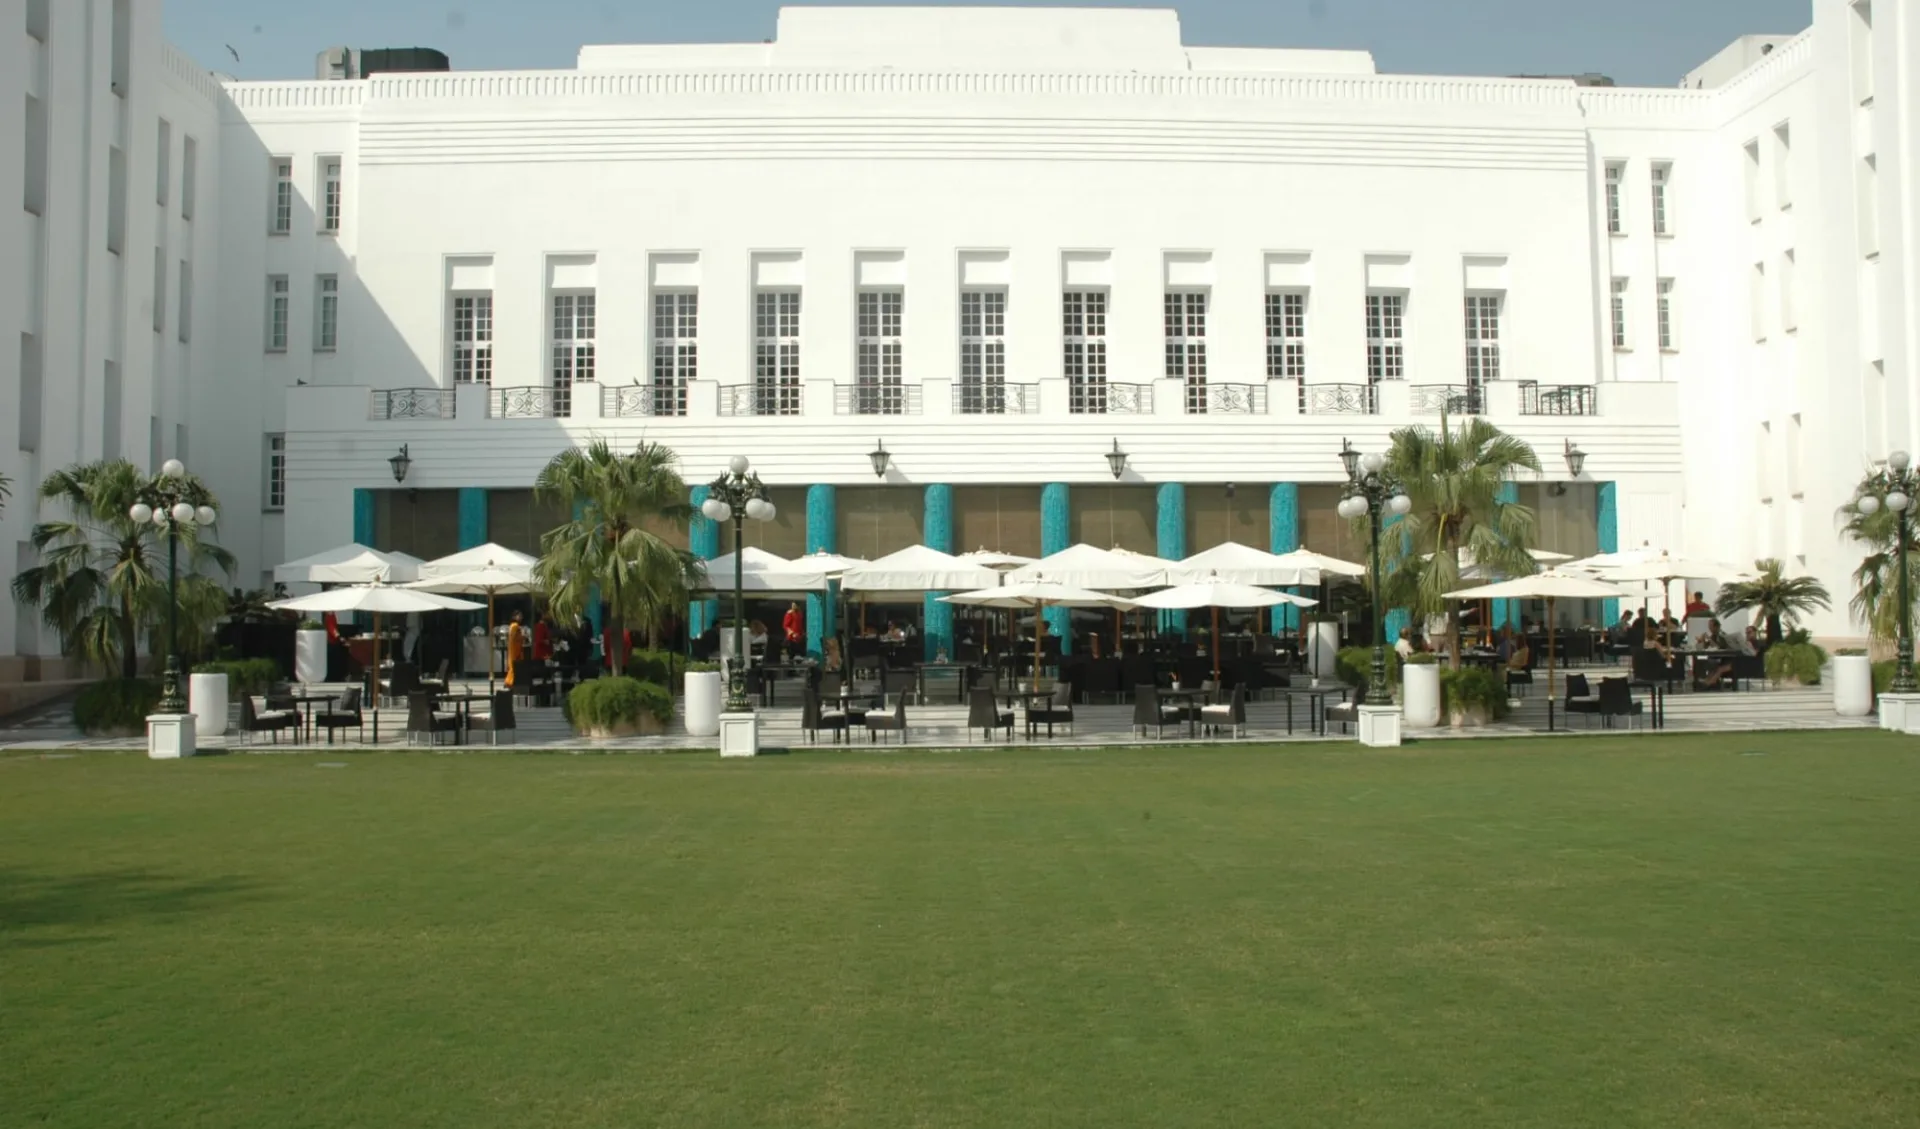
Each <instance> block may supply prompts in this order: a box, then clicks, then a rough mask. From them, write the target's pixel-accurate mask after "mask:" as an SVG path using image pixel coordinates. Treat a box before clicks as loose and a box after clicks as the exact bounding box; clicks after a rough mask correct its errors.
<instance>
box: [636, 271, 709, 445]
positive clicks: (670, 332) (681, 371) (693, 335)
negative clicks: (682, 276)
mask: <svg viewBox="0 0 1920 1129" xmlns="http://www.w3.org/2000/svg"><path fill="white" fill-rule="evenodd" d="M648 330H649V333H650V337H651V340H652V348H651V350H650V354H649V371H650V373H651V377H652V384H653V414H655V415H662V416H683V415H686V414H687V385H688V384H690V383H692V382H693V381H695V380H698V379H700V291H699V290H698V289H695V288H692V287H687V288H661V289H657V290H655V291H654V292H653V309H652V315H651V320H650V322H649V324H648ZM663 330H665V332H662V331H663Z"/></svg>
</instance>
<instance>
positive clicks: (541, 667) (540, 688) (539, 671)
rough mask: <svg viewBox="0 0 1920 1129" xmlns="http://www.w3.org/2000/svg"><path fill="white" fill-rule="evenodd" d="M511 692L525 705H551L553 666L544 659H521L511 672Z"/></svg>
mask: <svg viewBox="0 0 1920 1129" xmlns="http://www.w3.org/2000/svg"><path fill="white" fill-rule="evenodd" d="M513 692H514V694H515V695H516V696H517V697H518V698H519V699H520V700H521V702H522V703H524V704H526V705H529V706H550V705H552V704H553V667H551V666H550V665H548V664H547V662H546V661H545V660H544V659H521V660H520V663H519V665H518V666H517V667H515V668H514V672H513Z"/></svg>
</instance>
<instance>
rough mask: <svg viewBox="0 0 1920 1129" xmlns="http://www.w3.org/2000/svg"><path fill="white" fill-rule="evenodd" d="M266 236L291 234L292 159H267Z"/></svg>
mask: <svg viewBox="0 0 1920 1129" xmlns="http://www.w3.org/2000/svg"><path fill="white" fill-rule="evenodd" d="M267 187H268V192H267V234H268V235H292V234H293V158H292V157H268V158H267Z"/></svg>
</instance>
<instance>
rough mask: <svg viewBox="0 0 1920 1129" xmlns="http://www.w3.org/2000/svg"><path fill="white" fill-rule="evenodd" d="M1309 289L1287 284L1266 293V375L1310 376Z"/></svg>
mask: <svg viewBox="0 0 1920 1129" xmlns="http://www.w3.org/2000/svg"><path fill="white" fill-rule="evenodd" d="M1308 294H1309V291H1308V290H1307V289H1306V288H1305V287H1287V288H1281V289H1274V290H1269V291H1267V293H1266V301H1265V306H1264V315H1265V319H1266V329H1267V379H1268V380H1305V379H1306V378H1307V310H1308V306H1309V298H1308Z"/></svg>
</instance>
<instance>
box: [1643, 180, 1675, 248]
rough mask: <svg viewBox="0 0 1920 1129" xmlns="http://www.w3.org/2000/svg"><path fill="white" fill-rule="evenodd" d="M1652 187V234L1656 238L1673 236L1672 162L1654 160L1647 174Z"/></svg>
mask: <svg viewBox="0 0 1920 1129" xmlns="http://www.w3.org/2000/svg"><path fill="white" fill-rule="evenodd" d="M1648 183H1649V185H1650V186H1651V188H1652V197H1653V199H1652V205H1653V234H1654V237H1655V238H1656V239H1671V238H1673V162H1672V161H1655V162H1654V163H1653V166H1652V169H1651V171H1650V173H1649V175H1648Z"/></svg>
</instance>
